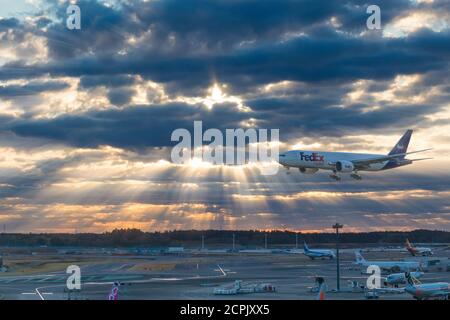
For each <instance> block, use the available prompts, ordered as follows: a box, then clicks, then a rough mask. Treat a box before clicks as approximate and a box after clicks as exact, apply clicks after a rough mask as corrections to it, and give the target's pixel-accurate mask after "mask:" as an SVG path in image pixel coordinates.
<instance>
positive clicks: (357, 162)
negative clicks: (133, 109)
mask: <svg viewBox="0 0 450 320" xmlns="http://www.w3.org/2000/svg"><path fill="white" fill-rule="evenodd" d="M428 150H431V149H423V150H418V151H412V152H405V153H397V154H391V155H386V156H380V157H373V158H367V159H360V160H352V161H351V162H352V163H353V164H354V165H355V167H356V168H364V167H367V166H368V165H370V164H371V163H379V162H384V161H389V160H392V159H396V158H399V157H404V156H406V155H408V154H413V153H419V152H425V151H428ZM425 159H429V158H423V159H414V160H409V161H419V160H425Z"/></svg>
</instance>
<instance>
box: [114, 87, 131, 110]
mask: <svg viewBox="0 0 450 320" xmlns="http://www.w3.org/2000/svg"><path fill="white" fill-rule="evenodd" d="M134 94H135V91H134V90H132V89H126V88H120V89H113V90H110V91H109V92H108V99H109V102H111V103H112V104H114V105H116V106H123V105H124V104H127V103H129V102H130V101H131V98H132V97H133V95H134Z"/></svg>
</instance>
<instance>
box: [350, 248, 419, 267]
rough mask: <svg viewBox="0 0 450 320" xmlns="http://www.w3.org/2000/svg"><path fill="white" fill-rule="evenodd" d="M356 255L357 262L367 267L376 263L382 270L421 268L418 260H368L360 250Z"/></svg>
mask: <svg viewBox="0 0 450 320" xmlns="http://www.w3.org/2000/svg"><path fill="white" fill-rule="evenodd" d="M355 256H356V262H355V263H356V264H357V265H359V266H361V267H364V268H367V267H369V266H373V265H376V266H378V267H380V269H381V270H384V271H388V272H399V271H404V272H406V271H411V270H414V271H417V270H420V269H421V267H422V266H421V264H420V262H418V261H377V260H374V261H367V260H366V259H364V257H363V256H362V255H361V253H360V252H359V251H355Z"/></svg>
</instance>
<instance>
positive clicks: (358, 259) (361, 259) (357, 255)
mask: <svg viewBox="0 0 450 320" xmlns="http://www.w3.org/2000/svg"><path fill="white" fill-rule="evenodd" d="M355 258H356V263H361V262H365V261H366V259H364V257H363V256H362V254H361V252H359V251H355Z"/></svg>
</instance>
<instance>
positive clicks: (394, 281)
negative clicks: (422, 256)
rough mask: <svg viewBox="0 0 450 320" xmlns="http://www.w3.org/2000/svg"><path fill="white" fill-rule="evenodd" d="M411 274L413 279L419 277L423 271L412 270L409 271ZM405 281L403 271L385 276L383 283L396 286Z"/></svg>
mask: <svg viewBox="0 0 450 320" xmlns="http://www.w3.org/2000/svg"><path fill="white" fill-rule="evenodd" d="M410 274H411V276H413V277H414V278H415V279H419V278H420V277H422V276H423V272H420V271H413V272H410ZM405 283H407V279H406V276H405V273H404V272H400V273H392V274H390V275H388V276H387V277H386V281H385V283H384V284H385V285H390V286H394V287H398V285H399V284H405Z"/></svg>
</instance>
